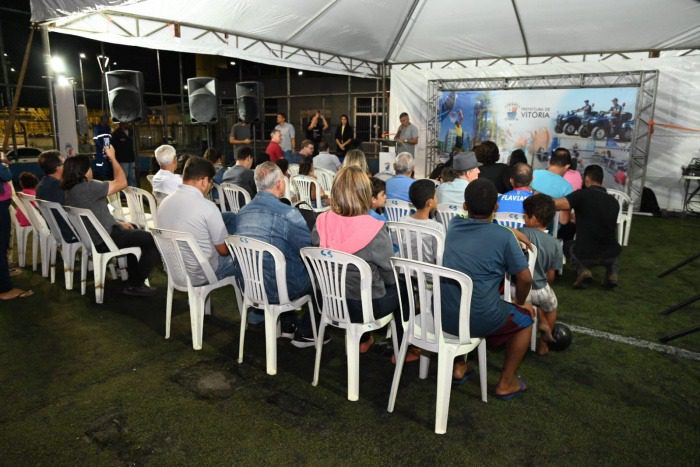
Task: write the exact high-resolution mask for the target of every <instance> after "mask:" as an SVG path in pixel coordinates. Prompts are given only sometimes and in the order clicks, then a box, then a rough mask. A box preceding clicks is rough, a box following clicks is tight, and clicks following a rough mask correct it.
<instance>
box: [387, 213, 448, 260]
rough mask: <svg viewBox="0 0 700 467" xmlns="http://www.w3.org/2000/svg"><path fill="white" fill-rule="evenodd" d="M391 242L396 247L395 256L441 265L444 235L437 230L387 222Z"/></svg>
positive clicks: (405, 223)
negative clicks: (397, 249) (396, 253)
mask: <svg viewBox="0 0 700 467" xmlns="http://www.w3.org/2000/svg"><path fill="white" fill-rule="evenodd" d="M386 225H387V227H388V228H389V232H390V233H391V240H392V242H393V243H394V245H398V247H399V254H398V255H397V256H399V257H401V258H406V259H413V260H416V261H423V262H425V263H432V264H437V265H442V253H443V251H445V234H444V233H443V232H442V231H440V230H437V229H434V228H432V227H428V226H425V225H418V224H413V223H410V222H391V221H389V222H387V224H386Z"/></svg>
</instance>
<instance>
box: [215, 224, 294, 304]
mask: <svg viewBox="0 0 700 467" xmlns="http://www.w3.org/2000/svg"><path fill="white" fill-rule="evenodd" d="M226 246H228V248H229V250H230V251H231V254H232V255H234V256H235V258H236V261H237V263H238V267H239V268H240V270H241V274H242V275H243V294H244V295H245V296H246V297H247V298H248V299H249V300H251V301H253V303H256V304H257V303H260V304H267V303H270V302H269V301H268V298H267V297H268V291H267V289H266V287H265V267H264V259H265V255H266V254H268V255H270V257H272V261H273V263H274V270H275V282H276V283H277V296H278V297H279V303H289V294H288V293H287V260H286V259H285V257H284V254H283V253H282V251H280V249H279V248H277V247H276V246H274V245H271V244H269V243H266V242H263V241H261V240H257V239H254V238H250V237H244V236H242V235H230V236H228V237H226Z"/></svg>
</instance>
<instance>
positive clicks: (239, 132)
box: [226, 119, 253, 164]
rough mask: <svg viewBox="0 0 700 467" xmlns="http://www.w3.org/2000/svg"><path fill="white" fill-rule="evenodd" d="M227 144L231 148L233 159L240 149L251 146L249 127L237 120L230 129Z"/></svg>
mask: <svg viewBox="0 0 700 467" xmlns="http://www.w3.org/2000/svg"><path fill="white" fill-rule="evenodd" d="M228 142H229V143H230V144H231V145H232V146H233V157H234V158H235V157H236V154H238V151H240V149H241V148H244V147H249V146H250V145H251V144H253V133H252V132H251V130H250V125H249V124H247V123H245V122H244V121H243V120H240V119H239V120H238V123H236V124H235V125H233V126H232V127H231V133H230V134H229V136H228ZM226 163H227V164H228V163H229V162H228V161H227V162H226Z"/></svg>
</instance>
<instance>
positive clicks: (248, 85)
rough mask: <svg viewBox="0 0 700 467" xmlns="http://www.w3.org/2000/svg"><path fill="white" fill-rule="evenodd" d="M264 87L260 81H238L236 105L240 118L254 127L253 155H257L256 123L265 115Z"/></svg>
mask: <svg viewBox="0 0 700 467" xmlns="http://www.w3.org/2000/svg"><path fill="white" fill-rule="evenodd" d="M264 94H265V91H264V87H263V83H261V82H260V81H241V82H239V83H236V107H237V108H238V118H239V119H241V120H243V121H244V122H245V123H250V124H251V125H252V127H253V155H254V156H257V140H258V135H257V129H256V127H255V125H256V123H257V122H259V121H260V119H261V118H262V116H263V115H264V113H265V112H264V110H265V106H264V100H263V99H264Z"/></svg>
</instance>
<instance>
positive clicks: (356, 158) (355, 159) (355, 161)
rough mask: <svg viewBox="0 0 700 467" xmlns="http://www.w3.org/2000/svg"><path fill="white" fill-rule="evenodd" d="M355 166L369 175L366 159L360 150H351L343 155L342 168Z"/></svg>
mask: <svg viewBox="0 0 700 467" xmlns="http://www.w3.org/2000/svg"><path fill="white" fill-rule="evenodd" d="M352 166H356V167H359V168H361V169H362V171H363V172H364V173H366V174H368V175H369V166H368V165H367V157H365V153H364V152H362V150H360V149H351V150H350V151H348V152H347V154H345V160H343V167H352Z"/></svg>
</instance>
